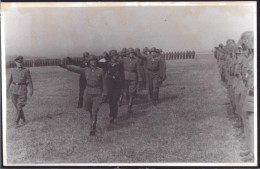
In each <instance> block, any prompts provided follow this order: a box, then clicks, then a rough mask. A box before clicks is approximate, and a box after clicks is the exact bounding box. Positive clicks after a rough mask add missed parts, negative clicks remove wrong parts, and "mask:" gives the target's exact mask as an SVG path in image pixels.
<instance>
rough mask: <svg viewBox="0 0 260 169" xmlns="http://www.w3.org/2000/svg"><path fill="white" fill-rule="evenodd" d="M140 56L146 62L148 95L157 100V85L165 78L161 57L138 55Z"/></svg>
mask: <svg viewBox="0 0 260 169" xmlns="http://www.w3.org/2000/svg"><path fill="white" fill-rule="evenodd" d="M138 56H139V57H140V58H142V59H143V60H145V62H146V70H147V71H146V72H147V80H148V81H147V89H148V91H149V96H150V98H151V99H153V100H157V99H158V97H159V87H160V85H161V83H162V81H163V79H165V78H166V76H165V69H164V68H166V67H164V63H163V61H162V59H161V57H155V58H153V57H152V56H149V57H147V56H144V55H138Z"/></svg>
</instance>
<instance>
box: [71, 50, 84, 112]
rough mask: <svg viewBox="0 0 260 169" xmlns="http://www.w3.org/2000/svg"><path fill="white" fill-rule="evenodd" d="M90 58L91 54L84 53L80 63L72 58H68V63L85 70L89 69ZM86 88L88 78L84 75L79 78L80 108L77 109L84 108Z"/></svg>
mask: <svg viewBox="0 0 260 169" xmlns="http://www.w3.org/2000/svg"><path fill="white" fill-rule="evenodd" d="M88 58H89V53H88V52H84V53H83V59H82V60H81V61H80V62H76V61H74V60H73V59H71V58H70V57H67V62H68V63H69V64H72V65H75V66H79V67H80V68H85V67H88V66H89V65H88ZM85 88H86V78H85V75H84V74H80V77H79V100H78V107H77V108H82V106H83V95H84V90H85Z"/></svg>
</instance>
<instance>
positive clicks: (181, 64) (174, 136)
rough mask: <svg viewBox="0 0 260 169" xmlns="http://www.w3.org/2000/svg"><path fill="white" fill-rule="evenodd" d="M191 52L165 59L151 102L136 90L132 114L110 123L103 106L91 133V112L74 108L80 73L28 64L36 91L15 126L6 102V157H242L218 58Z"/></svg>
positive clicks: (74, 159) (112, 159) (106, 159)
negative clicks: (154, 100)
mask: <svg viewBox="0 0 260 169" xmlns="http://www.w3.org/2000/svg"><path fill="white" fill-rule="evenodd" d="M196 57H197V58H196V59H194V60H174V61H167V80H166V81H165V82H164V83H163V85H162V87H161V89H160V103H159V104H158V105H157V106H153V105H152V104H151V103H150V102H149V101H147V100H144V94H145V91H142V92H141V93H139V96H138V98H137V99H136V100H135V105H134V108H133V112H134V113H133V115H129V114H127V112H126V109H127V107H126V105H123V106H121V107H120V109H119V117H118V119H117V122H116V124H114V125H111V124H109V116H108V115H109V112H108V111H109V109H108V105H107V104H104V105H103V106H102V107H101V109H100V112H99V115H98V124H97V133H96V136H95V137H91V136H89V114H87V113H86V112H85V111H84V110H83V109H77V108H76V105H77V99H78V79H79V75H77V74H74V73H71V72H69V71H66V70H63V69H61V68H59V67H40V68H31V69H30V70H31V74H32V78H33V83H34V87H35V92H34V96H33V97H32V98H31V99H29V100H28V104H27V106H26V107H25V109H24V112H25V116H26V118H27V121H28V123H27V124H26V125H25V126H23V127H20V128H15V127H14V118H15V109H14V106H13V105H12V103H11V100H8V105H7V108H8V111H7V119H6V120H7V161H8V163H10V164H28V163H34V164H35V163H117V162H121V163H136V162H173V163H174V162H214V163H217V162H220V163H222V162H224V163H236V162H241V159H240V157H239V151H240V150H239V149H240V148H239V147H240V143H239V141H238V140H236V139H235V138H234V136H233V134H234V133H235V131H234V129H233V128H232V124H231V122H230V121H229V120H228V118H227V108H228V106H229V105H227V104H225V103H227V102H228V101H229V100H228V98H227V95H226V93H225V92H226V89H225V88H224V87H223V86H222V85H221V83H220V81H219V79H220V78H219V74H218V73H219V72H218V68H217V64H216V61H215V60H214V58H213V56H212V55H201V56H196ZM8 75H9V74H8Z"/></svg>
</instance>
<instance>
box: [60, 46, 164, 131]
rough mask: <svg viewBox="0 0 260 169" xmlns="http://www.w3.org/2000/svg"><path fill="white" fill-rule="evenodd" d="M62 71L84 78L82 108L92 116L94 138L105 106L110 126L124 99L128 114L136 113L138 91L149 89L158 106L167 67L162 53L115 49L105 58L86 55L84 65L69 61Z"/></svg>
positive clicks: (80, 99)
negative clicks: (107, 106)
mask: <svg viewBox="0 0 260 169" xmlns="http://www.w3.org/2000/svg"><path fill="white" fill-rule="evenodd" d="M59 66H60V67H62V68H65V69H67V70H69V71H71V72H75V73H78V74H80V79H79V101H78V106H77V107H78V108H82V107H84V109H85V110H86V111H87V112H89V113H90V135H91V136H93V135H95V132H96V124H97V114H98V111H99V109H100V107H101V105H102V104H103V103H105V102H108V104H109V109H110V113H109V117H110V123H114V122H115V119H116V117H117V115H118V105H119V104H120V103H122V100H123V96H125V98H126V99H127V103H128V106H127V112H128V113H132V107H133V102H134V99H135V98H136V95H137V91H138V89H144V88H145V89H146V90H147V96H148V98H149V99H150V100H151V101H152V102H153V104H154V105H157V103H158V97H159V87H160V86H161V84H162V82H163V81H164V80H165V79H166V63H165V59H164V54H163V52H162V50H161V49H156V48H155V47H153V48H151V49H148V48H147V47H145V48H144V49H143V51H142V52H141V50H140V49H139V48H136V49H133V48H129V49H126V48H123V49H122V51H120V52H118V51H117V50H115V49H113V50H110V51H109V53H107V52H104V54H103V55H102V56H96V55H93V54H89V53H88V52H85V53H84V54H83V59H82V61H80V62H76V61H74V60H73V59H72V58H70V57H67V58H66V59H65V60H63V61H62V62H61V63H60V65H59Z"/></svg>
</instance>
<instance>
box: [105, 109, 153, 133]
mask: <svg viewBox="0 0 260 169" xmlns="http://www.w3.org/2000/svg"><path fill="white" fill-rule="evenodd" d="M148 113H149V111H148V110H141V111H138V110H137V109H133V113H127V112H124V113H123V114H121V115H119V116H118V117H117V119H116V122H115V124H108V125H107V126H106V128H105V130H106V131H116V130H121V129H123V128H128V127H130V126H131V125H132V124H134V123H137V119H139V118H140V117H142V116H145V115H147V114H148Z"/></svg>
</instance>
